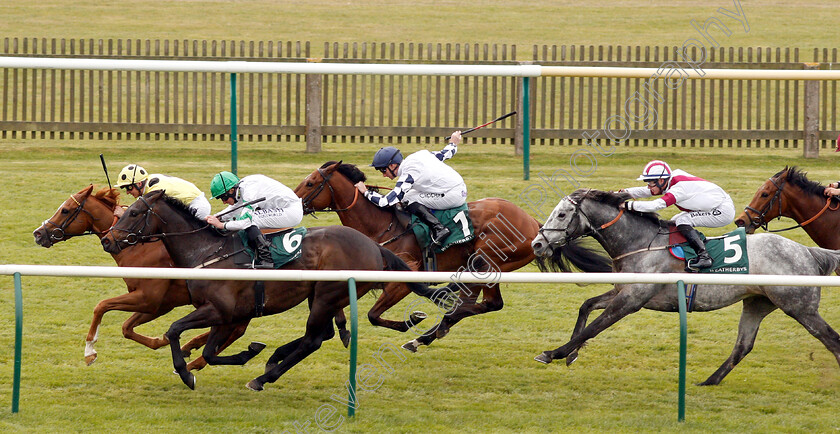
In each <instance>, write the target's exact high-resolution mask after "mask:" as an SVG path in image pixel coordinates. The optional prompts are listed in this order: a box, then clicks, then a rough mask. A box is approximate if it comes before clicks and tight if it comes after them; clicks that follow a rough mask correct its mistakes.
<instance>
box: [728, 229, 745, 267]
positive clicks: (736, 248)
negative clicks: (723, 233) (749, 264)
mask: <svg viewBox="0 0 840 434" xmlns="http://www.w3.org/2000/svg"><path fill="white" fill-rule="evenodd" d="M740 240H741V235H732V236H729V237H726V238H724V239H723V250H725V251H730V250H731V251H733V252H734V254H733V255H732V256H726V257H724V258H723V263H725V264H734V263H736V262H738V261H740V260H741V257H742V256H743V255H744V252H743V251H742V250H741V246H740V245H739V244H735V243H736V242H738V241H740Z"/></svg>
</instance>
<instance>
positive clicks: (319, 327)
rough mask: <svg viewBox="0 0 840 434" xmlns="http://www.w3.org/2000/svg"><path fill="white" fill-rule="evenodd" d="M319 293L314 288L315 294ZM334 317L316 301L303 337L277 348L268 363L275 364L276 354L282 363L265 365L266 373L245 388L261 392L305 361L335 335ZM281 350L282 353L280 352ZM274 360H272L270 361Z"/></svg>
mask: <svg viewBox="0 0 840 434" xmlns="http://www.w3.org/2000/svg"><path fill="white" fill-rule="evenodd" d="M317 292H319V291H318V289H317V288H316V293H317ZM334 317H335V312H334V310H333V309H332V308H330V307H328V306H326V305H325V303H324V302H322V301H320V300H316V301H315V303H313V304H312V308H311V310H310V312H309V319H308V320H307V321H306V332H305V333H304V335H303V336H302V337H300V338H298V339H295V340H294V341H292V342H289V343H288V344H286V345H283V346H282V347H280V348H278V349H277V351H275V352H274V355H272V356H271V359H269V362H272V361H273V362H274V363H276V362H277V359H275V357H277V356H278V353H280V354H281V355H282V361H281V362H280V363H279V364H276V365H273V366H269V364H266V372H265V373H264V374H263V375H260V376H259V377H257V378H254V379H253V380H251V381H249V382H248V384H247V387H248V388H249V389H251V390H256V391H260V390H263V385H264V384H265V383H273V382H275V381H277V379H278V378H280V377H281V376H282V375H283V374H285V373H286V371H288V370H289V369H291V368H292V367H294V366H295V365H297V364H298V363H299V362H300V361H301V360H303V359H305V358H306V357H307V356H309V355H310V354H312V353H314V352H315V351H316V350H318V348H320V347H321V343H322V342H323V341H324V338H327V339H329V338H331V337H332V336H334V335H335V332H334V331H333V328H332V324H331V323H330V319H332V318H334ZM281 350H282V351H281ZM272 359H274V360H272Z"/></svg>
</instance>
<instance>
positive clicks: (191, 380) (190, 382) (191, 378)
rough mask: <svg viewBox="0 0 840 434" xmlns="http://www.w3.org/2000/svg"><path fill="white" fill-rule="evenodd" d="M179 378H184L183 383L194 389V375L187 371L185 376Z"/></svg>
mask: <svg viewBox="0 0 840 434" xmlns="http://www.w3.org/2000/svg"><path fill="white" fill-rule="evenodd" d="M181 379H182V380H184V384H186V385H187V387H189V388H190V390H195V375H193V374H190V373H189V372H187V378H184V377H181Z"/></svg>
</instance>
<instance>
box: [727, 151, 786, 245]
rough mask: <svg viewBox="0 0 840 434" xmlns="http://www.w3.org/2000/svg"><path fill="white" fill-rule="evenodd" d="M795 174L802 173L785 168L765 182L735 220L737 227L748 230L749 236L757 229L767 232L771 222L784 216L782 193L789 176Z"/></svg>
mask: <svg viewBox="0 0 840 434" xmlns="http://www.w3.org/2000/svg"><path fill="white" fill-rule="evenodd" d="M793 172H796V173H801V172H798V171H797V170H796V167H792V168H788V167H787V166H785V168H784V169H782V170H781V171H779V172H778V173H776V174H775V175H773V176H771V177H770V178H768V179H767V181H764V184H762V185H761V187H759V188H758V191H756V192H755V195H754V196H753V198H752V200H751V201H750V203H749V205H747V206H745V207H744V212H742V213H741V215H739V216H738V218H736V219H735V225H736V226H738V227H743V228H744V229H746V231H747V233H748V234H751V233H753V232H755V230H756V228H762V229H764V230H767V223H768V222H769V221H770V220H772V219H774V218H777V217H781V216H782V191H783V190H784V187H785V184H786V183H787V182H788V175H789V174H790V173H793Z"/></svg>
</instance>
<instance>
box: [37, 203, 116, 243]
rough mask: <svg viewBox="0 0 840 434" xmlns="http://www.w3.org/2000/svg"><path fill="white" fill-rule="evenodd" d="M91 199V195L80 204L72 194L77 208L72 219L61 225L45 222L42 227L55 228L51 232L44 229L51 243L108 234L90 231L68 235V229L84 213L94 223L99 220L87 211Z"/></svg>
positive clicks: (67, 219)
mask: <svg viewBox="0 0 840 434" xmlns="http://www.w3.org/2000/svg"><path fill="white" fill-rule="evenodd" d="M89 197H90V195H86V196H85V198H84V199H82V201H81V202H79V200H78V199H76V197H75V196H73V195H72V194H71V195H70V199H73V202H76V205H77V206H76V209H74V210H73V212H72V214H70V217H68V218H66V219H65V220H64V221H63V222H62V223H61V225H57V224H55V223H54V222H53V221H52V220H45V221H44V223H43V224H42V226H47V225H52V226H55V229H51V230H50V229H46V228H44V229H45V230H46V232H47V233H48V234H49V236H50V241H63V240H69V239H70V238H73V237H79V236H83V235H94V234H95V235H102V234H105V233H108V231H105V232H97V231H94V230H89V231H85V232H82V233H78V234H68V233H67V231H66V229H67V227H68V226H70V225H71V224H72V223H73V222H74V221H76V218H78V217H79V215H80V214H81V213H82V212H84V213H85V214H87V215H88V216H90V218H91V219H92V220H94V221H96V220H99V219H98V218H96V217H94V216H93V214H91V212H90V211H88V210H86V209H85V202H87V200H88V198H89Z"/></svg>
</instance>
